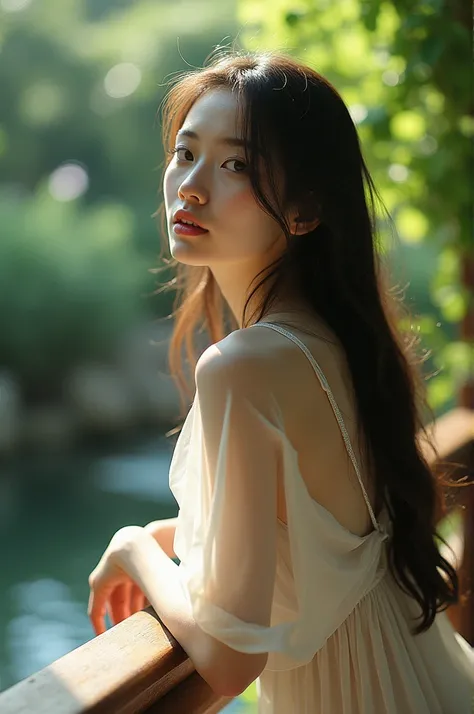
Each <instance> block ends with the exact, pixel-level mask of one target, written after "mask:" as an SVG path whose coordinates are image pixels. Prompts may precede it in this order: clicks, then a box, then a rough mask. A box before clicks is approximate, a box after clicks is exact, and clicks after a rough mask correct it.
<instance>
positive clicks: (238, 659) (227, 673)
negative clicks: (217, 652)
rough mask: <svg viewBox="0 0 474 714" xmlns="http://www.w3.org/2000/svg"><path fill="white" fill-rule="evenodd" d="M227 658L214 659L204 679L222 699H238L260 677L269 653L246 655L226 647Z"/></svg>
mask: <svg viewBox="0 0 474 714" xmlns="http://www.w3.org/2000/svg"><path fill="white" fill-rule="evenodd" d="M226 650H228V652H227V653H226V654H227V656H225V657H222V656H221V657H219V658H217V659H214V662H213V664H212V666H210V667H209V668H208V670H207V673H206V676H204V679H205V680H206V681H207V683H208V684H209V686H210V687H211V689H212V690H213V691H214V692H215V693H216V694H219V695H220V696H222V697H238V696H239V695H240V694H242V693H243V692H245V690H246V689H247V687H249V686H250V685H251V684H252V682H253V681H255V680H256V679H257V677H259V676H260V674H261V673H262V671H263V670H264V668H265V665H266V663H267V660H268V653H266V652H265V653H261V654H245V653H242V652H237V651H236V650H231V649H230V648H228V647H226Z"/></svg>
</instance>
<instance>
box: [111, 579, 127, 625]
mask: <svg viewBox="0 0 474 714" xmlns="http://www.w3.org/2000/svg"><path fill="white" fill-rule="evenodd" d="M131 588H132V583H131V582H128V583H120V585H117V586H116V587H115V588H114V590H113V592H112V593H111V595H110V597H109V610H110V619H111V620H112V624H113V625H118V623H119V622H122V621H123V620H125V619H126V618H127V617H128V616H129V608H130V592H131Z"/></svg>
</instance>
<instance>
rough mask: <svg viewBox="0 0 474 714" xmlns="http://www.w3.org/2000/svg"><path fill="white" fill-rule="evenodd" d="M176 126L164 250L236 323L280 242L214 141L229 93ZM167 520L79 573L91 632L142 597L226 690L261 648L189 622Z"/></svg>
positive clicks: (236, 156) (227, 118)
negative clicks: (208, 278)
mask: <svg viewBox="0 0 474 714" xmlns="http://www.w3.org/2000/svg"><path fill="white" fill-rule="evenodd" d="M181 130H186V131H191V132H193V133H194V134H195V135H197V137H198V138H195V137H194V138H190V137H189V136H183V135H182V134H181V135H179V134H178V136H177V137H176V143H175V147H181V148H179V150H178V153H176V154H175V155H174V157H173V159H172V161H171V162H170V164H169V166H168V168H167V171H166V174H165V179H164V196H165V208H166V215H167V221H168V234H169V246H170V252H171V254H172V255H173V256H174V257H175V258H176V259H177V260H178V261H179V262H182V263H186V264H188V265H207V266H209V268H210V269H211V271H212V273H213V275H214V277H215V279H216V281H217V283H218V285H219V288H220V290H221V291H222V294H223V296H224V298H225V300H226V301H227V303H228V305H229V307H230V309H231V310H232V312H233V314H234V316H235V318H236V320H237V321H238V323H239V326H241V313H242V308H243V306H244V304H245V300H246V297H247V295H248V290H249V286H250V284H251V282H252V280H253V278H254V277H255V276H256V275H257V273H258V272H259V271H260V270H261V269H262V268H264V267H266V266H267V265H269V264H270V263H272V262H273V261H274V260H275V259H276V258H277V257H278V256H279V255H280V254H281V253H282V251H284V250H285V248H286V239H285V236H284V234H283V232H282V231H281V229H280V227H279V225H278V224H277V223H276V221H274V219H273V218H271V217H270V216H268V215H267V214H266V213H265V212H264V211H263V210H262V209H261V207H260V206H259V205H258V204H257V203H256V201H255V199H254V197H253V194H252V192H251V186H250V181H249V179H248V176H247V175H246V174H245V171H244V170H240V169H242V168H243V167H245V159H244V154H243V150H242V148H240V147H238V146H235V145H234V146H230V145H228V144H226V143H225V141H224V140H225V138H226V137H234V138H235V137H237V138H240V136H241V134H240V128H239V126H238V118H237V103H236V98H235V96H234V95H233V94H232V93H231V92H229V91H227V90H215V91H212V92H209V93H208V94H205V95H203V96H202V97H200V98H199V99H198V100H197V101H196V103H195V104H194V105H193V106H192V107H191V109H190V111H189V113H188V115H187V117H186V118H185V121H184V124H183V126H182V127H181ZM179 208H183V209H184V210H188V211H190V212H191V213H192V214H193V215H194V216H196V220H197V221H198V222H199V223H200V224H201V225H203V226H204V227H205V228H207V229H208V232H207V233H205V234H202V235H200V236H195V237H182V236H178V235H177V234H176V233H175V232H174V230H173V223H172V217H173V214H174V212H175V211H176V210H177V209H179ZM287 219H288V221H289V225H290V231H291V232H292V233H294V234H305V233H307V232H308V231H311V230H312V229H313V228H314V227H316V225H317V220H316V221H313V222H311V223H303V222H301V221H298V220H297V219H298V215H297V211H296V210H292V211H289V212H288V215H287ZM298 309H301V310H303V311H304V306H302V304H301V301H300V300H299V298H298V296H297V295H295V294H290V292H287V293H285V294H284V295H283V294H282V295H280V298H279V301H278V302H277V303H275V304H274V306H273V307H272V315H274V314H279V313H284V312H288V311H294V310H296V311H297V310H298ZM249 332H251V331H249ZM211 352H212V349H211ZM205 359H206V358H205V356H204V361H205ZM175 529H176V519H175V518H173V519H166V520H162V521H153V522H152V523H150V524H148V525H147V526H146V527H145V528H140V527H138V526H130V527H126V528H123V529H120V530H119V531H117V533H116V534H115V535H114V536H113V538H112V539H111V541H110V544H109V546H108V548H107V549H106V550H105V552H104V554H103V556H102V558H101V559H100V561H99V563H98V565H97V567H96V568H95V569H94V571H93V572H92V573H91V575H90V578H89V585H90V588H91V596H90V601H89V608H88V614H89V617H90V619H91V622H92V625H93V627H94V630H95V632H96V634H101V633H102V632H104V631H105V622H104V618H105V613H106V611H109V613H110V615H111V619H112V622H113V624H116V623H117V622H120V621H122V620H123V619H125V618H126V617H129V616H130V615H132V614H134V613H135V612H137V611H138V610H140V609H142V608H143V607H144V606H145V605H146V604H147V603H149V604H150V605H151V606H152V607H153V608H154V610H155V611H156V612H157V613H158V614H159V616H160V618H161V620H162V621H163V623H164V625H165V626H166V627H167V628H168V630H169V631H170V632H171V633H172V635H173V636H174V637H175V638H176V639H177V640H178V642H179V643H180V644H181V646H182V647H183V649H184V650H185V651H186V652H187V653H188V655H189V657H190V659H191V660H192V662H193V664H194V666H195V668H196V670H197V671H198V672H199V673H200V674H201V676H202V677H203V678H204V679H206V681H207V682H208V683H209V684H210V686H211V687H212V688H213V689H214V690H215V691H216V692H218V693H220V694H223V695H226V696H236V695H238V694H240V693H241V692H243V691H244V690H245V689H246V687H247V686H248V685H249V684H250V683H251V682H252V681H254V680H255V679H256V678H257V677H258V676H259V674H260V673H261V672H262V670H263V669H264V667H265V665H266V662H267V658H268V653H259V654H244V653H240V652H237V651H235V650H233V649H231V648H229V647H227V646H226V645H224V644H222V643H221V642H219V641H217V640H216V639H214V638H213V637H211V636H210V635H208V634H206V633H205V632H204V631H203V630H201V629H200V628H199V626H198V625H197V623H196V622H195V620H194V618H193V615H192V612H191V609H190V605H189V603H188V601H187V599H186V598H185V596H184V595H183V592H182V589H181V585H180V582H179V577H178V572H177V571H178V566H177V564H176V563H174V562H173V561H172V560H171V558H173V557H174V556H175V554H174V551H173V541H174V536H175Z"/></svg>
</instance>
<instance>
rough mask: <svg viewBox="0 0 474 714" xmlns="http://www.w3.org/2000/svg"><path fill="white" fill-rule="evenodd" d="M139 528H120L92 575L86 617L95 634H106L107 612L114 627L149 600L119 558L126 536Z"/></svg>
mask: <svg viewBox="0 0 474 714" xmlns="http://www.w3.org/2000/svg"><path fill="white" fill-rule="evenodd" d="M133 528H139V526H129V527H128V528H127V527H125V528H121V529H120V530H118V531H117V532H116V533H115V535H114V536H113V537H112V539H111V541H110V543H109V545H108V546H107V548H106V549H105V551H104V553H103V555H102V557H101V558H100V560H99V563H98V564H97V566H96V567H95V568H94V570H93V571H92V573H91V574H90V575H89V587H90V596H89V604H88V607H87V614H88V616H89V618H90V620H91V623H92V627H93V628H94V632H95V634H96V635H100V634H102V633H103V632H105V631H106V629H107V628H106V625H105V616H106V614H107V613H108V615H109V617H110V620H111V622H112V625H117V624H118V623H119V622H122V621H123V620H125V619H126V618H127V617H130V616H131V615H134V614H135V613H136V612H139V611H140V610H143V608H144V607H146V606H147V605H148V601H147V599H146V597H145V595H144V593H143V592H142V590H141V589H140V588H139V587H138V585H137V584H136V583H135V582H134V581H133V580H132V578H131V577H130V576H129V575H128V573H127V572H125V570H124V569H123V568H122V567H121V565H120V562H119V559H118V557H117V555H118V552H119V549H120V547H121V544H122V542H125V543H126V538H127V533H128V531H130V530H131V529H133Z"/></svg>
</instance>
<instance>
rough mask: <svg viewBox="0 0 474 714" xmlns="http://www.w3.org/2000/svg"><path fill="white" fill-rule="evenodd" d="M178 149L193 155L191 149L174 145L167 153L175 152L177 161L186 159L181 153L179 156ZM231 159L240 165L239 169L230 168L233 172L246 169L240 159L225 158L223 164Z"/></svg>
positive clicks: (242, 171) (237, 172) (236, 172)
mask: <svg viewBox="0 0 474 714" xmlns="http://www.w3.org/2000/svg"><path fill="white" fill-rule="evenodd" d="M180 151H184V152H187V153H189V154H191V156H192V155H193V154H192V151H191V150H190V149H188V148H187V147H186V146H176V147H174V148H173V149H169V151H168V153H169V154H172V155H173V154H176V155H177V160H178V161H186V159H183V158H182V155H181V156H179V152H180ZM231 161H234V162H235V163H236V164H240V166H241V167H242V168H239V169H235V170H231V171H232V173H233V174H242V173H244V172H245V171H246V170H247V164H246V163H245V162H244V161H241V160H240V159H227V161H224V164H223V166H224V165H225V164H228V163H230V162H231Z"/></svg>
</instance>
